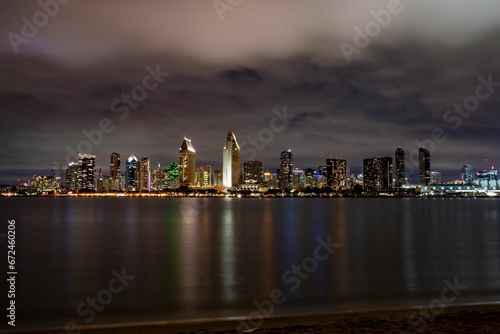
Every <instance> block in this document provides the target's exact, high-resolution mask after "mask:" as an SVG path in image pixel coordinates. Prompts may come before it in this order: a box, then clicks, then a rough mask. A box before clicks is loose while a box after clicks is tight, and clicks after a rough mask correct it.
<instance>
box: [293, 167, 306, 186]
mask: <svg viewBox="0 0 500 334" xmlns="http://www.w3.org/2000/svg"><path fill="white" fill-rule="evenodd" d="M292 187H293V188H294V189H303V188H305V173H304V170H303V169H300V168H294V169H293V174H292Z"/></svg>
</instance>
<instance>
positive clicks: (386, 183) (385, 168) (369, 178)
mask: <svg viewBox="0 0 500 334" xmlns="http://www.w3.org/2000/svg"><path fill="white" fill-rule="evenodd" d="M393 168H394V166H393V162H392V158H391V157H383V158H371V159H365V160H364V161H363V184H364V189H365V191H368V192H385V193H389V192H391V191H392V174H393Z"/></svg>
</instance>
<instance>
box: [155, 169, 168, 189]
mask: <svg viewBox="0 0 500 334" xmlns="http://www.w3.org/2000/svg"><path fill="white" fill-rule="evenodd" d="M167 176H168V175H167V172H166V171H165V170H164V169H161V168H160V166H159V165H158V169H156V170H154V171H153V172H152V173H151V190H154V191H162V190H164V189H166V188H168V186H167V185H168V182H167V181H168V178H167Z"/></svg>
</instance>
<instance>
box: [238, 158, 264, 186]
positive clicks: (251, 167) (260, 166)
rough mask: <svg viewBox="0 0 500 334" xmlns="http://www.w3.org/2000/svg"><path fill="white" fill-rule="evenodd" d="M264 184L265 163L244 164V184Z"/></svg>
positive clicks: (248, 162) (252, 161)
mask: <svg viewBox="0 0 500 334" xmlns="http://www.w3.org/2000/svg"><path fill="white" fill-rule="evenodd" d="M263 182H264V163H263V162H262V161H257V160H251V161H245V162H244V163H243V183H247V184H248V183H259V184H262V183H263Z"/></svg>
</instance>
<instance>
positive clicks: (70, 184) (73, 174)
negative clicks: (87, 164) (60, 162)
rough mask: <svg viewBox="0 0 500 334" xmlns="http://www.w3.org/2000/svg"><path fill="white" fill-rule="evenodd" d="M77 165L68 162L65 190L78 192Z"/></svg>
mask: <svg viewBox="0 0 500 334" xmlns="http://www.w3.org/2000/svg"><path fill="white" fill-rule="evenodd" d="M78 169H79V168H78V164H77V163H74V162H70V163H69V165H68V168H67V169H66V190H67V191H78Z"/></svg>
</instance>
